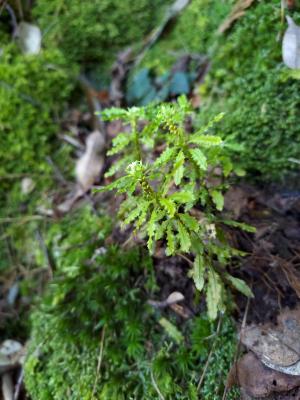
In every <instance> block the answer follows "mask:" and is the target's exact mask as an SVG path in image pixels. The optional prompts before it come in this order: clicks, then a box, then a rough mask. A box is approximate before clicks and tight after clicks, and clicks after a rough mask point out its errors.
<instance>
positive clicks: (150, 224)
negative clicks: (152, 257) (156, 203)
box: [147, 210, 157, 252]
mask: <svg viewBox="0 0 300 400" xmlns="http://www.w3.org/2000/svg"><path fill="white" fill-rule="evenodd" d="M156 221H157V211H156V210H153V211H152V214H151V217H150V219H149V221H148V223H147V235H148V243H147V247H148V249H149V251H150V252H152V250H153V249H152V247H153V236H154V234H155V230H156V226H155V225H156Z"/></svg>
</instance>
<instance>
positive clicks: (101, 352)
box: [91, 326, 105, 400]
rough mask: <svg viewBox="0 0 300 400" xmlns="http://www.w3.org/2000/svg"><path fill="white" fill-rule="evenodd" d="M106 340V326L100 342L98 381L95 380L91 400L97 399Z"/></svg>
mask: <svg viewBox="0 0 300 400" xmlns="http://www.w3.org/2000/svg"><path fill="white" fill-rule="evenodd" d="M104 338H105V326H104V327H103V329H102V332H101V342H100V350H99V357H98V364H97V370H96V379H95V383H94V387H93V392H92V397H91V400H93V399H94V397H95V393H96V389H97V383H98V380H99V375H100V369H101V364H102V358H103V348H104Z"/></svg>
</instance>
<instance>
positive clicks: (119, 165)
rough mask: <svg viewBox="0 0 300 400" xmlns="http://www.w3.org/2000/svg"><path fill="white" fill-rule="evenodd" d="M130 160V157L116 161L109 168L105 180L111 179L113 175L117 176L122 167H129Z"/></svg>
mask: <svg viewBox="0 0 300 400" xmlns="http://www.w3.org/2000/svg"><path fill="white" fill-rule="evenodd" d="M128 163H129V160H128V157H126V158H121V159H120V160H118V161H115V162H114V163H113V164H112V165H111V167H110V168H109V170H108V171H107V172H106V173H105V174H104V177H105V178H109V177H111V176H113V175H115V173H116V172H118V171H119V169H121V168H122V167H124V166H125V165H128Z"/></svg>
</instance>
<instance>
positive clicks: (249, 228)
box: [222, 220, 256, 233]
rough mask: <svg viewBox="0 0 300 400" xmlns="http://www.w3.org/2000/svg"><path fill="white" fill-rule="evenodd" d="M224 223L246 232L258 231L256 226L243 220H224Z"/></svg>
mask: <svg viewBox="0 0 300 400" xmlns="http://www.w3.org/2000/svg"><path fill="white" fill-rule="evenodd" d="M222 223H223V224H226V225H229V226H233V227H234V228H240V229H242V230H243V231H246V232H251V233H255V232H256V228H255V227H254V226H251V225H248V224H245V223H243V222H237V221H231V220H222Z"/></svg>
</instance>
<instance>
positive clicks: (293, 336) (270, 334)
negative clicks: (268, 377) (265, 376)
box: [241, 309, 300, 372]
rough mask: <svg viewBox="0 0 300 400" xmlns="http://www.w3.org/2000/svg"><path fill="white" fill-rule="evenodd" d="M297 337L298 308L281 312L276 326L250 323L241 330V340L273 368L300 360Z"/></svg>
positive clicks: (299, 323)
mask: <svg viewBox="0 0 300 400" xmlns="http://www.w3.org/2000/svg"><path fill="white" fill-rule="evenodd" d="M299 338H300V309H296V310H293V311H289V310H288V311H284V312H283V313H281V314H280V316H279V317H278V325H277V326H272V325H270V324H265V325H261V326H258V325H252V326H248V327H246V328H244V329H243V330H242V331H241V342H242V343H243V344H244V345H245V346H246V347H247V348H248V349H250V350H252V351H253V352H254V353H255V354H256V355H257V357H259V358H260V359H261V361H262V362H264V363H265V364H266V365H268V366H270V365H272V366H273V368H274V369H276V366H278V367H279V368H282V367H289V366H291V365H293V364H295V363H297V362H298V361H299V360H300V340H299ZM281 370H282V369H281ZM296 372H297V371H296Z"/></svg>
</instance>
